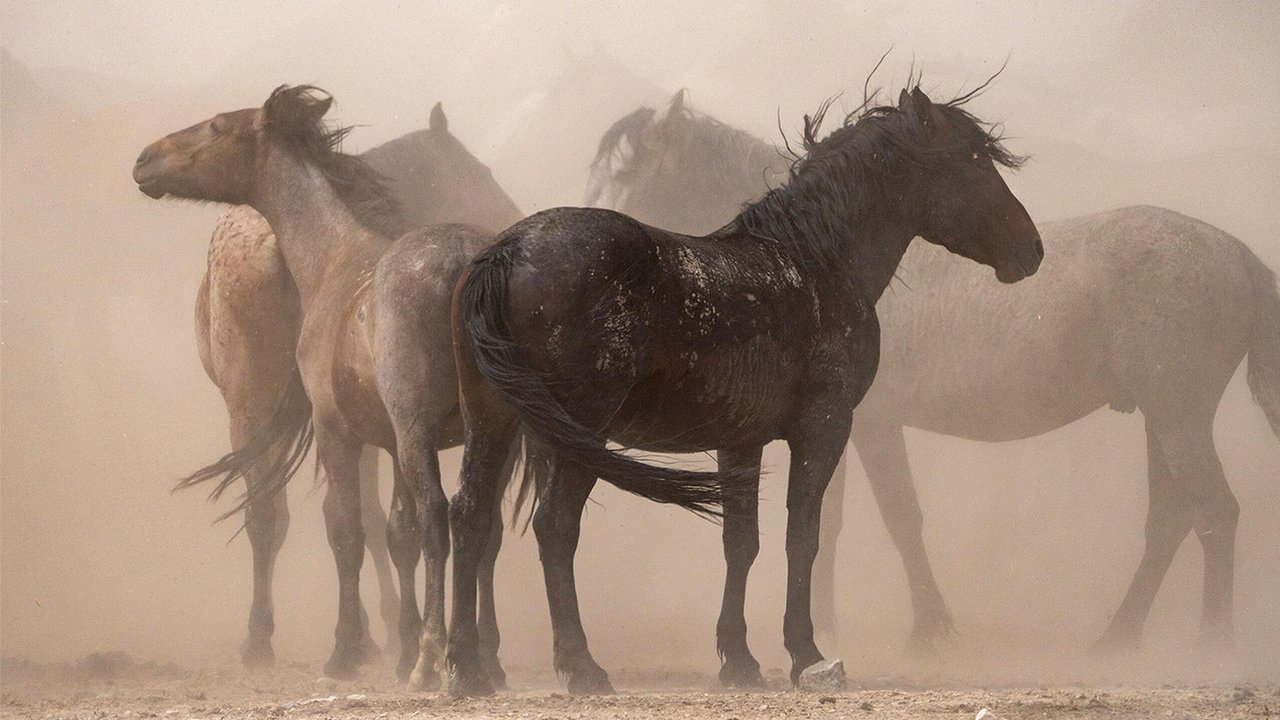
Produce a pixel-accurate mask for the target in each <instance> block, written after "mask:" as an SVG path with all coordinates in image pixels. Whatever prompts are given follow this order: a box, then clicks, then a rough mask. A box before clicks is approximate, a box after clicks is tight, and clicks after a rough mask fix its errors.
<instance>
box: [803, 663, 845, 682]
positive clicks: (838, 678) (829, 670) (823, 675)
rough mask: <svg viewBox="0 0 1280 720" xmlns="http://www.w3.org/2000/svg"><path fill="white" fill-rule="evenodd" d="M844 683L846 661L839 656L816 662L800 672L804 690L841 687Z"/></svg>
mask: <svg viewBox="0 0 1280 720" xmlns="http://www.w3.org/2000/svg"><path fill="white" fill-rule="evenodd" d="M844 684H845V674H844V661H842V660H840V659H838V658H837V659H834V660H823V661H821V662H816V663H814V664H812V665H810V666H809V667H807V668H805V669H804V672H802V673H800V687H801V688H802V689H804V690H831V689H839V688H843V687H844Z"/></svg>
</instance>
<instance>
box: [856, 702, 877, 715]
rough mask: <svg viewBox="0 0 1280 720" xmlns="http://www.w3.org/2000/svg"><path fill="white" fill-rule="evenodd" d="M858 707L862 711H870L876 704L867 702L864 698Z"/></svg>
mask: <svg viewBox="0 0 1280 720" xmlns="http://www.w3.org/2000/svg"><path fill="white" fill-rule="evenodd" d="M858 707H859V708H860V709H862V710H863V711H865V712H871V711H872V710H875V709H876V706H875V705H872V704H871V703H870V702H868V701H866V700H864V701H863V702H862V704H861V705H859V706H858Z"/></svg>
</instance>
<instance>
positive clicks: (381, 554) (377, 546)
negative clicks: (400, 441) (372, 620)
mask: <svg viewBox="0 0 1280 720" xmlns="http://www.w3.org/2000/svg"><path fill="white" fill-rule="evenodd" d="M360 513H361V518H362V521H363V522H364V530H365V532H364V546H365V549H366V550H368V551H369V557H370V558H371V559H372V560H373V568H374V571H375V572H376V573H377V576H378V596H379V606H378V609H379V614H381V615H382V624H383V627H385V628H386V631H387V642H386V651H387V653H388V654H389V655H392V656H394V655H396V654H397V653H398V652H399V651H400V640H399V635H398V634H397V632H396V630H397V627H398V626H399V616H400V596H399V593H397V592H396V581H395V577H394V573H393V572H392V569H391V556H390V553H389V551H388V548H387V513H386V511H385V510H383V509H382V498H381V497H380V495H379V492H378V449H377V448H374V447H371V446H366V447H365V448H364V450H363V451H362V452H361V454H360ZM366 630H367V627H366ZM365 640H366V644H367V645H368V646H369V650H371V651H373V653H374V654H376V653H377V644H376V643H374V641H373V637H372V635H369V634H368V633H367V632H366V638H365Z"/></svg>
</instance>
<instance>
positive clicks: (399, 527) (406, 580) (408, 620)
mask: <svg viewBox="0 0 1280 720" xmlns="http://www.w3.org/2000/svg"><path fill="white" fill-rule="evenodd" d="M387 546H388V548H389V549H390V551H391V561H392V562H393V563H395V566H396V573H397V575H398V576H399V579H400V618H399V622H398V623H397V626H398V631H399V633H400V659H399V660H398V661H397V662H396V679H397V680H399V681H400V682H404V681H406V680H408V679H409V672H410V671H411V670H413V666H414V665H415V664H416V663H417V662H418V635H419V633H420V632H421V631H422V616H421V615H419V614H418V594H417V590H416V588H415V587H414V585H415V583H416V581H417V574H418V559H419V558H420V557H421V556H422V545H421V544H419V542H418V503H417V501H416V500H415V499H414V495H413V490H412V489H411V488H410V487H409V486H408V481H407V480H406V479H405V477H404V473H402V472H401V471H400V464H399V463H398V462H397V463H396V466H395V486H394V488H393V489H392V491H391V517H390V518H389V519H388V522H387Z"/></svg>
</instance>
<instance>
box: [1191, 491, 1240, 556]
mask: <svg viewBox="0 0 1280 720" xmlns="http://www.w3.org/2000/svg"><path fill="white" fill-rule="evenodd" d="M1239 520H1240V502H1239V501H1238V500H1236V496H1235V494H1234V493H1232V492H1231V490H1230V489H1229V488H1226V487H1223V488H1221V489H1220V490H1219V491H1218V492H1215V493H1213V494H1212V495H1211V496H1209V497H1208V498H1204V499H1202V500H1200V502H1198V503H1197V508H1196V517H1195V528H1196V536H1197V537H1198V538H1199V539H1200V542H1201V543H1202V544H1205V545H1216V544H1224V543H1225V544H1232V543H1234V542H1235V536H1236V526H1237V524H1238V523H1239Z"/></svg>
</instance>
